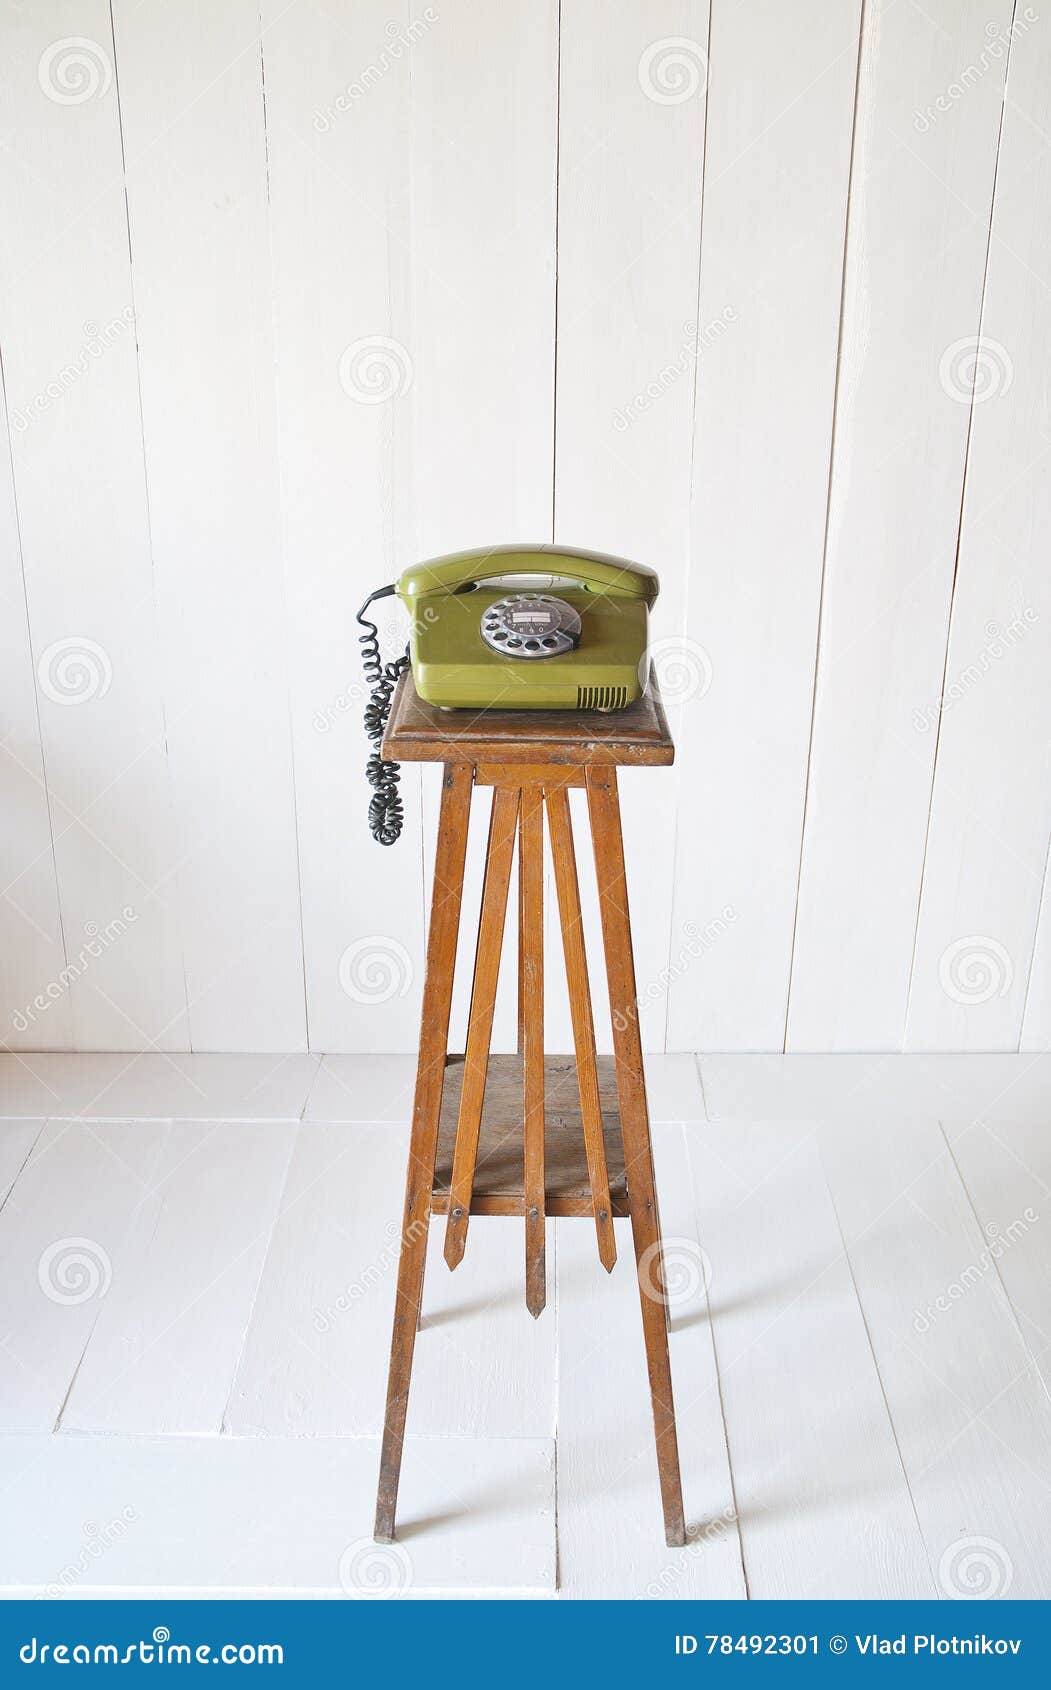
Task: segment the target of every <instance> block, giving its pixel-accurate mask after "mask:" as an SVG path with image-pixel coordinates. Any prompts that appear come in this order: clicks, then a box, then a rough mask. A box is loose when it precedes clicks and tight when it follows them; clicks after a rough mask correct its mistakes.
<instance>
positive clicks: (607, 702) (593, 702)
mask: <svg viewBox="0 0 1051 1690" xmlns="http://www.w3.org/2000/svg"><path fill="white" fill-rule="evenodd" d="M627 702H628V689H627V687H578V688H577V709H578V710H623V709H624V706H625V705H626V704H627Z"/></svg>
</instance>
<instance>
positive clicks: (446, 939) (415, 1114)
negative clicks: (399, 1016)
mask: <svg viewBox="0 0 1051 1690" xmlns="http://www.w3.org/2000/svg"><path fill="white" fill-rule="evenodd" d="M473 774H474V771H473V769H472V767H471V765H470V764H469V763H450V764H446V766H445V773H444V779H443V783H442V804H441V817H440V820H439V823H438V851H437V856H436V859H435V864H434V893H433V896H432V899H431V923H430V932H429V934H428V938H427V972H426V977H425V979H424V986H423V1017H422V1026H421V1030H420V1056H419V1064H418V1066H417V1069H416V1095H415V1098H414V1101H413V1106H412V1136H411V1139H410V1142H409V1167H408V1173H407V1176H406V1180H405V1215H404V1220H403V1223H402V1233H401V1253H400V1255H399V1258H398V1289H397V1295H396V1297H395V1303H394V1331H393V1334H392V1336H391V1348H390V1374H389V1377H388V1382H387V1411H386V1416H385V1418H384V1423H383V1447H382V1451H381V1454H380V1476H379V1493H378V1496H377V1498H376V1528H375V1536H376V1541H377V1542H378V1543H390V1542H392V1541H393V1538H394V1512H395V1509H396V1507H397V1502H398V1479H399V1477H400V1475H401V1455H402V1445H403V1442H404V1438H405V1416H406V1412H407V1409H408V1406H409V1381H410V1379H411V1377H412V1353H413V1348H414V1345H415V1341H416V1328H417V1323H418V1321H419V1314H420V1305H421V1299H422V1295H423V1270H424V1266H425V1264H426V1260H427V1227H428V1222H429V1220H430V1213H431V1190H432V1187H433V1184H434V1160H435V1152H436V1149H437V1144H438V1121H439V1115H440V1112H441V1104H442V1084H443V1081H444V1078H445V1057H446V1049H447V1045H448V1039H449V1014H450V1009H451V1006H452V989H453V971H454V969H455V965H456V936H457V933H458V932H459V927H460V903H461V900H462V897H463V870H464V861H465V859H466V855H467V824H468V818H469V816H470V810H471V786H472V780H473Z"/></svg>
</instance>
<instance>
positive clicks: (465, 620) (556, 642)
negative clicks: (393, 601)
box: [357, 546, 659, 845]
mask: <svg viewBox="0 0 1051 1690" xmlns="http://www.w3.org/2000/svg"><path fill="white" fill-rule="evenodd" d="M658 588H659V583H658V580H657V576H656V574H655V572H654V571H653V570H652V569H647V568H646V567H645V565H643V564H638V563H628V562H627V561H626V560H625V559H623V558H616V557H608V556H606V555H605V554H603V553H601V552H581V551H573V550H570V549H568V548H567V547H564V546H499V547H495V548H492V547H491V548H489V549H488V550H485V551H474V552H457V553H455V554H453V555H452V556H450V557H441V558H432V559H431V560H430V562H428V563H418V564H414V565H413V566H412V568H410V569H406V570H405V571H404V573H403V574H402V575H401V576H400V577H399V579H398V580H397V581H396V582H395V583H394V585H393V586H389V587H381V588H380V589H379V590H378V591H377V592H375V593H371V594H370V595H369V597H368V598H367V599H366V600H365V603H364V604H363V605H362V607H361V609H360V610H359V611H358V617H357V619H358V622H359V624H360V625H361V627H362V628H364V629H365V633H364V634H363V635H361V636H360V639H361V647H362V660H363V662H364V666H365V679H366V681H367V683H368V685H369V686H370V688H371V689H372V693H371V697H370V700H369V703H368V705H367V707H366V710H365V733H366V735H367V737H368V739H369V740H370V742H371V744H372V748H373V749H372V753H371V755H370V757H369V760H368V765H367V768H366V775H367V778H368V781H369V784H370V786H371V787H372V798H371V801H370V803H369V827H370V829H371V831H372V835H373V838H374V839H376V840H378V841H379V843H380V844H381V845H393V844H394V842H395V840H396V839H397V838H398V836H399V834H400V833H401V828H402V807H401V796H400V794H399V792H398V775H399V769H398V764H397V763H385V762H383V760H382V758H381V757H380V754H379V750H380V744H381V742H382V739H383V734H384V730H385V728H386V725H387V717H388V716H389V714H390V706H391V697H392V695H393V692H394V688H395V685H396V684H397V681H398V678H399V676H400V675H401V674H402V672H403V671H404V670H405V669H406V668H407V667H408V665H409V663H410V662H411V664H412V674H413V681H414V683H415V686H416V691H417V693H418V694H419V696H420V697H421V698H422V699H425V700H426V701H427V702H428V703H430V704H437V705H441V706H442V707H443V708H445V709H450V710H456V709H469V710H486V709H492V708H495V707H498V708H500V709H501V710H599V711H608V710H621V709H623V708H624V706H625V705H628V704H632V703H634V701H635V700H636V699H637V698H638V697H639V696H640V695H641V693H642V689H643V686H644V684H645V673H646V672H645V661H646V640H647V622H648V613H649V608H650V606H651V605H652V604H653V602H654V600H655V599H656V597H657V592H658ZM392 593H396V594H397V596H398V598H399V599H400V600H401V602H402V604H403V605H405V607H406V609H407V610H408V611H409V614H410V616H411V618H412V621H411V629H410V636H409V644H408V646H407V647H406V650H405V653H404V655H403V656H401V657H398V658H396V659H395V660H394V661H393V662H391V663H386V664H384V663H383V661H382V660H381V658H380V652H379V641H378V638H377V633H376V624H375V623H374V622H371V621H369V620H368V618H367V617H366V615H365V612H366V611H367V610H368V608H369V605H370V604H371V603H372V602H373V600H374V599H379V598H387V597H388V596H389V595H391V594H392Z"/></svg>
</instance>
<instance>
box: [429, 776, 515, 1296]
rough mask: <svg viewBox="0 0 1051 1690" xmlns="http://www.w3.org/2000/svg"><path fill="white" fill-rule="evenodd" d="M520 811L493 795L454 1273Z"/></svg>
mask: <svg viewBox="0 0 1051 1690" xmlns="http://www.w3.org/2000/svg"><path fill="white" fill-rule="evenodd" d="M468 778H469V777H468ZM518 810H519V796H518V793H517V792H516V791H514V790H513V789H510V790H497V791H495V792H494V793H493V808H492V819H491V823H490V829H489V845H488V850H487V852H486V860H485V881H484V883H483V886H482V908H481V914H480V915H479V918H478V942H477V950H476V953H475V962H474V978H473V980H472V983H471V1009H470V1015H469V1017H468V1024H467V1049H466V1052H465V1054H464V1066H463V1086H462V1089H461V1092H460V1109H459V1114H458V1115H457V1120H456V1148H455V1151H454V1153H453V1171H452V1179H451V1181H450V1185H449V1218H448V1221H447V1222H446V1227H445V1260H446V1262H447V1263H448V1265H449V1267H450V1268H455V1267H457V1266H458V1265H459V1263H460V1262H461V1261H462V1260H463V1253H464V1248H465V1246H466V1242H467V1227H468V1223H469V1221H470V1216H471V1192H472V1189H473V1187H474V1174H475V1166H476V1163H477V1159H478V1142H479V1133H480V1129H481V1124H482V1106H483V1102H484V1099H485V1079H486V1072H487V1069H488V1066H489V1045H490V1041H491V1039H492V1036H493V1011H494V1009H495V1007H496V986H497V981H498V979H499V976H500V954H501V951H502V948H503V937H504V920H505V917H506V915H507V893H508V887H509V886H510V883H511V860H512V856H513V853H514V845H515V830H516V828H517V825H518ZM436 874H437V871H436Z"/></svg>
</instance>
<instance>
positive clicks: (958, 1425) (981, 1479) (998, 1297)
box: [821, 1121, 1051, 1597]
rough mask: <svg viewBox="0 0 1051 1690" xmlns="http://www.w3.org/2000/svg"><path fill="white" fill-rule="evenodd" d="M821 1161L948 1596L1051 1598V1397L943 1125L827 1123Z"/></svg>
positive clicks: (913, 1490)
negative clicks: (966, 1577) (982, 1591)
mask: <svg viewBox="0 0 1051 1690" xmlns="http://www.w3.org/2000/svg"><path fill="white" fill-rule="evenodd" d="M821 1147H822V1159H823V1162H824V1165H825V1167H826V1168H827V1170H828V1176H829V1182H830V1186H831V1190H832V1195H833V1199H834V1201H835V1203H836V1208H837V1212H838V1214H839V1217H840V1221H841V1224H842V1227H843V1233H844V1239H845V1242H846V1245H847V1248H848V1251H849V1255H850V1261H851V1265H852V1268H853V1271H854V1275H855V1281H856V1284H857V1289H858V1295H859V1297H860V1301H861V1306H862V1309H863V1311H864V1314H865V1320H866V1324H867V1327H868V1332H869V1336H870V1339H871V1342H872V1347H873V1351H874V1353H875V1356H876V1360H877V1362H878V1364H879V1370H880V1377H881V1379H882V1381H883V1387H884V1390H885V1391H886V1395H887V1404H888V1407H889V1410H890V1413H891V1416H892V1417H893V1422H894V1428H895V1432H896V1435H897V1441H898V1448H899V1450H900V1452H901V1460H902V1464H903V1466H904V1468H905V1473H906V1476H907V1479H908V1483H909V1489H910V1492H911V1495H912V1499H913V1504H914V1506H915V1509H916V1513H917V1517H918V1519H919V1521H920V1525H921V1528H922V1530H923V1535H924V1540H925V1542H926V1545H927V1553H928V1557H929V1560H930V1563H931V1566H932V1567H933V1568H934V1569H935V1570H936V1572H937V1575H938V1581H939V1587H940V1592H941V1593H943V1594H945V1595H947V1596H952V1595H953V1594H959V1592H960V1590H961V1589H962V1588H963V1586H962V1583H961V1576H962V1575H961V1573H960V1572H959V1569H958V1563H959V1560H960V1554H961V1545H963V1544H964V1543H965V1541H966V1540H972V1541H973V1540H976V1539H980V1540H982V1541H983V1543H984V1544H985V1546H986V1547H985V1549H984V1551H983V1555H984V1564H985V1565H986V1568H987V1573H988V1577H989V1579H990V1581H991V1583H992V1586H993V1590H992V1594H994V1595H995V1594H998V1593H1002V1594H1005V1595H1006V1594H1008V1591H1009V1593H1010V1595H1011V1596H1013V1597H1038V1596H1041V1595H1046V1593H1047V1591H1048V1589H1051V1541H1049V1539H1048V1533H1047V1519H1048V1512H1049V1504H1051V1404H1049V1403H1048V1399H1047V1395H1046V1393H1045V1390H1044V1387H1043V1383H1042V1381H1041V1378H1040V1375H1039V1372H1038V1370H1037V1368H1036V1367H1035V1365H1034V1363H1033V1361H1032V1358H1031V1357H1030V1355H1029V1354H1028V1352H1027V1349H1026V1345H1025V1342H1024V1340H1023V1338H1022V1334H1021V1332H1020V1331H1019V1328H1018V1322H1017V1320H1016V1318H1015V1316H1014V1313H1013V1311H1012V1309H1011V1305H1010V1303H1009V1301H1008V1298H1007V1295H1006V1293H1005V1291H1004V1289H1003V1286H1002V1284H1001V1282H1000V1280H999V1278H998V1276H997V1275H996V1274H995V1273H992V1272H985V1271H983V1251H984V1250H985V1249H986V1246H987V1243H988V1240H987V1238H986V1237H985V1236H984V1235H983V1233H982V1231H981V1228H980V1227H979V1225H978V1222H977V1220H976V1218H975V1215H974V1212H973V1210H972V1208H971V1205H970V1203H969V1202H968V1199H967V1194H966V1192H965V1191H964V1189H963V1187H962V1185H961V1183H960V1179H959V1175H958V1173H957V1170H956V1166H955V1163H954V1162H953V1159H952V1157H951V1155H950V1154H949V1151H948V1148H947V1146H946V1142H945V1139H944V1137H943V1135H942V1132H941V1130H940V1128H939V1127H938V1126H937V1124H936V1123H934V1122H928V1123H926V1124H924V1125H923V1126H922V1127H920V1126H917V1125H916V1124H914V1123H909V1124H907V1125H901V1124H899V1123H895V1122H893V1121H885V1122H884V1123H883V1125H882V1127H881V1129H880V1132H879V1134H878V1136H876V1135H873V1134H872V1133H870V1132H867V1131H864V1130H858V1129H857V1128H856V1127H855V1128H853V1129H850V1130H839V1131H837V1130H836V1129H835V1128H832V1127H830V1128H827V1129H826V1130H825V1131H824V1132H823V1133H822V1135H821Z"/></svg>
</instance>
